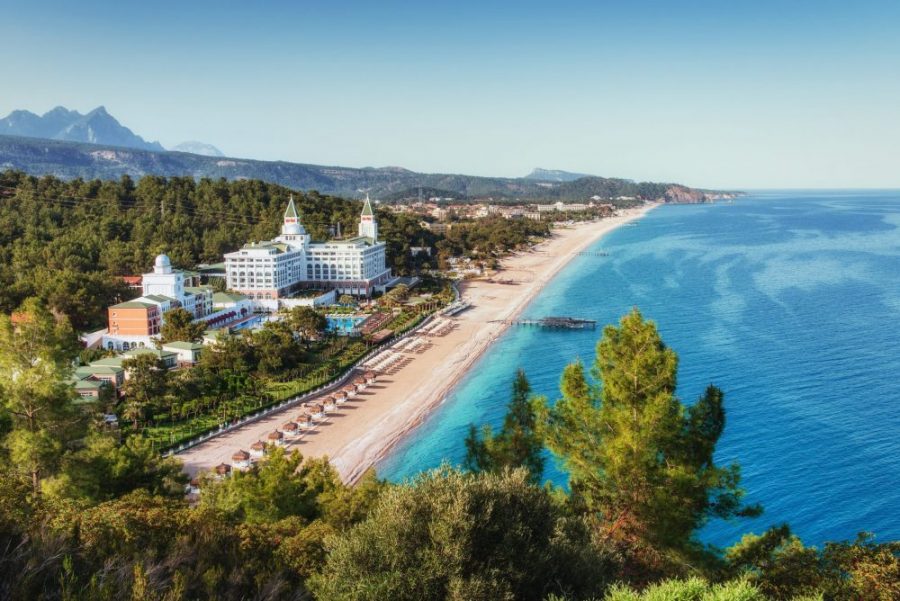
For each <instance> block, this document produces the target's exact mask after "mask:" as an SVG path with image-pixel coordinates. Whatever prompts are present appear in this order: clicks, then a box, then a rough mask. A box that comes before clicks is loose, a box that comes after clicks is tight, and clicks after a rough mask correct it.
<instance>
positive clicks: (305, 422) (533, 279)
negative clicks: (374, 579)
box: [72, 197, 654, 498]
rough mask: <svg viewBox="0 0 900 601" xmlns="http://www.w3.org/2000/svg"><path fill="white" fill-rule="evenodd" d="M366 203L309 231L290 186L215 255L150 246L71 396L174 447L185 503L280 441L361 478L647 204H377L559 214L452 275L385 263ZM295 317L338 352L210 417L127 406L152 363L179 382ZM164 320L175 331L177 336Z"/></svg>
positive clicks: (455, 215) (427, 222) (111, 422)
mask: <svg viewBox="0 0 900 601" xmlns="http://www.w3.org/2000/svg"><path fill="white" fill-rule="evenodd" d="M619 200H620V201H621V200H627V201H634V200H635V199H631V198H628V199H619ZM376 206H378V205H377V204H376V203H373V202H372V201H371V200H370V199H369V198H368V197H366V198H365V200H364V201H363V204H362V210H361V212H360V214H359V217H358V224H357V231H356V232H355V233H356V235H355V236H353V237H341V238H333V239H330V240H326V241H323V242H314V241H313V240H312V237H311V235H310V234H309V232H308V231H307V229H306V228H305V227H304V224H303V219H302V216H301V215H300V213H299V211H298V209H297V206H296V204H295V201H294V198H293V197H289V198H288V199H287V202H286V208H285V210H284V214H283V217H282V223H281V231H280V234H279V235H278V236H276V237H275V238H273V239H271V240H268V241H251V242H248V243H246V244H244V245H243V246H242V247H241V248H239V249H237V250H235V251H232V252H228V253H225V255H224V257H223V261H222V262H220V263H218V264H204V265H199V266H196V267H195V268H194V269H180V268H176V267H174V266H173V265H172V260H171V259H170V257H169V256H168V255H166V254H160V255H158V256H156V257H155V259H154V262H153V265H152V269H151V270H150V271H148V272H146V273H143V274H141V275H135V276H123V277H122V279H123V281H124V282H126V283H127V284H128V286H129V287H130V289H131V290H134V292H135V293H136V294H137V296H135V297H134V298H129V299H127V300H123V301H121V302H118V303H116V304H113V305H111V306H110V307H108V309H107V324H106V327H105V328H102V329H100V330H95V331H90V332H85V333H83V334H82V335H81V341H82V344H83V345H84V346H85V348H86V349H88V350H93V351H95V352H97V353H99V354H101V355H102V356H100V357H99V358H96V359H94V360H92V361H89V362H87V363H85V364H83V365H81V366H79V367H78V368H77V369H76V370H75V372H74V377H73V380H72V384H73V386H74V388H75V390H76V392H77V394H78V396H79V397H80V399H81V402H82V403H88V404H93V405H96V406H98V407H104V408H105V411H107V412H106V413H104V415H103V420H104V423H106V424H107V427H110V428H115V429H117V430H118V429H123V430H125V431H128V432H129V433H132V434H133V433H142V434H143V435H145V436H149V437H150V439H151V440H152V441H154V445H155V446H156V448H157V449H158V451H159V452H162V453H164V454H166V455H175V456H177V457H178V458H179V459H180V460H181V461H182V462H183V465H184V469H185V471H186V472H187V473H188V474H189V475H190V476H191V483H190V485H189V486H188V491H187V493H188V495H189V496H190V497H192V498H197V497H198V495H200V494H202V493H201V490H202V482H203V479H204V478H206V477H212V476H214V477H223V476H226V475H227V474H229V473H231V472H232V471H233V470H246V469H248V468H250V467H251V466H253V465H254V464H256V463H257V462H260V461H265V458H266V455H267V453H268V452H269V449H271V448H275V447H284V448H286V449H288V450H291V449H298V450H300V451H301V452H302V453H303V455H304V456H305V457H328V458H329V459H330V460H331V463H332V464H333V465H334V466H335V468H336V469H337V470H338V473H339V474H340V475H341V476H342V477H343V478H344V479H345V480H346V481H347V482H353V481H356V480H357V479H358V478H360V477H361V476H362V474H364V473H365V471H366V470H368V469H369V468H371V467H372V466H373V465H375V464H376V463H377V461H378V460H379V459H380V458H382V457H383V456H384V454H385V453H386V452H387V451H388V450H389V449H390V448H391V446H392V445H393V444H394V443H395V442H396V441H397V440H399V438H401V437H402V435H403V434H404V433H405V432H407V431H408V430H409V429H411V428H412V427H414V425H415V424H416V423H419V422H421V420H422V419H423V418H424V416H425V415H426V414H427V413H428V412H429V411H431V410H432V409H433V407H434V406H435V404H436V403H438V402H439V401H440V399H441V398H442V396H443V395H444V394H446V392H447V391H448V389H449V388H450V387H451V386H452V385H453V384H454V383H455V382H456V381H458V379H459V377H461V375H463V374H464V373H465V371H466V370H467V369H468V367H469V366H471V364H472V363H473V362H474V361H475V360H476V359H477V358H478V357H479V356H480V354H481V353H482V352H483V351H484V349H486V348H487V346H489V344H490V343H491V342H492V341H493V340H495V339H496V338H497V336H499V334H500V333H501V332H502V331H503V329H504V328H505V327H507V326H508V325H509V324H510V323H513V322H514V318H515V317H516V316H517V315H518V313H519V312H520V311H521V308H522V307H523V306H524V305H525V304H527V302H528V300H530V298H532V297H533V296H534V294H536V293H537V292H538V291H539V290H540V289H541V287H542V286H543V284H544V283H545V282H546V281H547V280H548V279H549V278H550V277H552V275H553V274H554V273H555V272H556V271H557V270H558V269H559V268H560V267H561V266H562V265H564V264H565V263H566V262H568V261H569V260H570V259H571V258H572V257H574V256H576V255H577V253H578V252H580V251H581V249H583V248H584V247H585V246H586V245H587V244H590V243H592V242H594V241H595V240H596V239H597V238H598V237H600V236H601V235H603V234H604V233H605V232H607V231H610V230H611V229H613V228H615V227H617V226H619V225H622V224H624V223H626V222H629V221H631V220H633V219H636V218H637V217H639V216H640V215H642V214H644V213H645V212H646V211H647V210H648V209H649V208H652V206H654V205H652V204H649V205H641V206H639V207H638V208H635V209H626V210H619V211H616V210H615V208H614V205H613V204H610V203H595V201H594V200H591V201H590V202H588V203H583V204H563V203H555V204H546V205H531V206H499V207H498V206H495V205H490V204H453V203H449V204H448V203H446V202H444V201H443V199H440V198H434V199H429V200H428V201H427V202H423V203H418V202H416V203H410V204H400V205H385V206H383V207H382V210H385V211H388V212H391V213H405V214H413V215H414V216H416V217H417V218H419V219H420V220H421V225H422V226H423V227H425V228H426V229H430V230H433V231H435V232H439V233H443V232H446V231H447V230H449V229H452V228H453V226H454V224H456V225H457V226H459V224H461V223H465V222H467V221H468V222H472V221H476V220H479V219H490V218H497V217H501V218H503V219H509V220H517V219H533V220H541V219H543V220H547V221H553V222H555V223H556V227H555V228H554V229H553V230H552V231H553V234H552V236H551V237H550V238H549V239H547V240H544V241H541V240H540V239H537V240H535V241H533V242H532V243H530V244H529V246H528V247H523V248H522V249H520V250H519V251H516V252H514V253H513V254H512V255H509V256H505V257H502V258H501V260H502V266H501V265H499V264H497V262H496V260H495V261H494V262H493V264H494V268H493V269H488V268H487V266H486V264H485V263H484V262H483V261H482V262H474V261H472V260H471V259H464V258H462V257H451V259H450V260H449V261H448V264H449V268H448V269H447V270H445V271H442V272H440V271H438V272H429V273H428V274H427V275H424V274H423V275H422V276H419V277H417V276H397V275H394V274H393V273H392V270H391V268H390V266H389V264H388V258H387V255H386V244H385V243H384V241H382V240H381V239H380V238H379V228H378V220H377V218H376V208H375V207H376ZM432 251H433V249H432V248H420V247H411V248H410V253H413V254H417V253H427V254H430V253H431V252H432ZM435 276H437V277H435ZM423 277H424V278H426V280H427V282H426V281H423V279H422V278H423ZM441 282H443V283H441ZM292 312H293V313H292ZM300 314H305V315H307V316H313V317H315V316H318V318H319V320H320V321H319V325H318V326H316V327H314V328H313V331H311V332H306V333H304V334H303V335H301V334H300V333H299V332H298V331H294V332H293V333H292V334H290V335H291V336H294V337H297V338H298V339H300V338H304V339H305V340H306V341H307V342H306V344H307V346H308V345H309V344H314V345H318V346H317V348H319V349H320V350H319V351H318V352H319V353H320V354H330V353H336V354H337V356H339V357H341V359H340V361H338V362H337V363H334V364H329V366H328V367H327V369H323V370H321V371H319V372H315V373H313V374H306V376H301V378H300V380H298V381H297V383H295V385H292V386H288V387H287V388H284V387H282V388H281V389H279V393H278V394H271V393H270V394H267V395H265V396H264V397H259V398H258V399H257V400H256V401H255V402H250V403H247V402H245V403H244V404H242V405H240V406H238V407H237V408H236V409H233V410H227V411H225V412H220V413H219V416H218V418H216V417H215V414H211V415H207V416H205V417H204V418H203V419H198V418H193V419H191V418H189V417H187V414H185V418H181V419H180V420H179V418H177V417H176V413H177V410H176V409H175V408H174V406H173V409H172V410H170V413H171V415H170V416H169V417H168V418H167V417H165V416H162V417H159V416H154V418H153V419H150V417H149V414H148V413H146V412H147V410H148V409H147V408H143V409H142V408H140V407H137V408H136V407H135V402H134V397H139V396H142V395H145V394H146V393H145V392H144V391H143V390H142V384H141V383H139V381H141V382H143V380H145V379H147V378H148V375H147V372H146V370H147V369H148V366H149V369H150V370H151V371H152V370H164V371H169V372H171V373H172V374H173V375H172V376H169V377H170V378H178V377H182V376H179V375H178V374H179V373H189V371H190V370H192V369H194V370H197V369H199V368H198V367H197V366H198V365H200V364H201V363H202V362H203V361H204V359H203V357H204V355H206V356H207V357H206V360H209V357H210V356H211V355H210V354H215V353H218V352H221V349H222V348H223V347H222V344H226V345H227V344H230V342H229V341H233V340H235V339H240V337H241V336H242V335H244V336H245V337H246V336H251V337H252V336H254V335H261V334H260V333H261V332H262V333H266V332H269V331H270V330H273V329H274V328H278V327H282V328H283V327H285V324H288V323H292V321H291V320H292V315H293V316H296V315H300ZM167 323H168V324H169V325H168V326H167V325H166V324H167ZM175 323H180V324H182V325H183V326H184V327H182V328H181V329H179V330H177V332H176V333H175V334H172V331H173V329H174V328H175V326H173V325H172V324H175ZM185 324H186V325H185ZM288 331H290V330H288ZM184 332H189V334H184ZM167 334H168V335H167ZM179 334H180V336H179ZM236 337H237V338H236ZM336 349H337V350H336ZM201 371H202V370H201ZM232 394H233V395H238V396H240V395H244V394H245V393H242V392H239V391H235V392H234V393H232ZM123 411H124V413H123ZM126 418H127V419H126Z"/></svg>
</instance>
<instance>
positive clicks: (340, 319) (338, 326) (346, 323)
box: [325, 315, 366, 335]
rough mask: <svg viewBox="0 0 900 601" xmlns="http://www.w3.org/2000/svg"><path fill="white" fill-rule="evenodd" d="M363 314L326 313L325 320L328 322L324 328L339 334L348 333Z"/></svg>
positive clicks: (361, 318)
mask: <svg viewBox="0 0 900 601" xmlns="http://www.w3.org/2000/svg"><path fill="white" fill-rule="evenodd" d="M365 319H366V318H365V316H359V315H327V316H326V317H325V320H326V321H327V322H328V325H327V326H326V328H327V329H328V331H329V332H337V333H338V334H341V335H346V334H349V333H350V332H352V331H353V329H354V328H356V326H357V325H359V323H360V322H361V321H364V320H365Z"/></svg>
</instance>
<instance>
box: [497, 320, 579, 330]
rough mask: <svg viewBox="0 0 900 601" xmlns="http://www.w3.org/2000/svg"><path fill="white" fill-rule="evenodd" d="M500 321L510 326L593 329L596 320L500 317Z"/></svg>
mask: <svg viewBox="0 0 900 601" xmlns="http://www.w3.org/2000/svg"><path fill="white" fill-rule="evenodd" d="M499 322H500V323H505V324H507V325H510V326H536V327H539V328H552V329H560V330H585V329H591V330H593V329H595V328H596V327H597V321H596V320H594V319H581V318H578V317H541V318H539V319H528V318H523V319H501V320H499Z"/></svg>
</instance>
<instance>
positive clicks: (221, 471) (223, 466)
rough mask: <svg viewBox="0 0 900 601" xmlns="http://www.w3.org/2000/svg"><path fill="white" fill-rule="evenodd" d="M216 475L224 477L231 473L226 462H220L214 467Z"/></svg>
mask: <svg viewBox="0 0 900 601" xmlns="http://www.w3.org/2000/svg"><path fill="white" fill-rule="evenodd" d="M215 472H216V477H217V478H225V477H227V476H228V475H229V474H231V466H230V465H228V464H227V463H220V464H219V465H217V466H216V467H215Z"/></svg>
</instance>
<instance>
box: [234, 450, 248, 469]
mask: <svg viewBox="0 0 900 601" xmlns="http://www.w3.org/2000/svg"><path fill="white" fill-rule="evenodd" d="M231 460H232V461H234V467H250V453H248V452H247V451H245V450H244V449H241V450H239V451H237V452H235V454H234V455H232V456H231Z"/></svg>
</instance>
